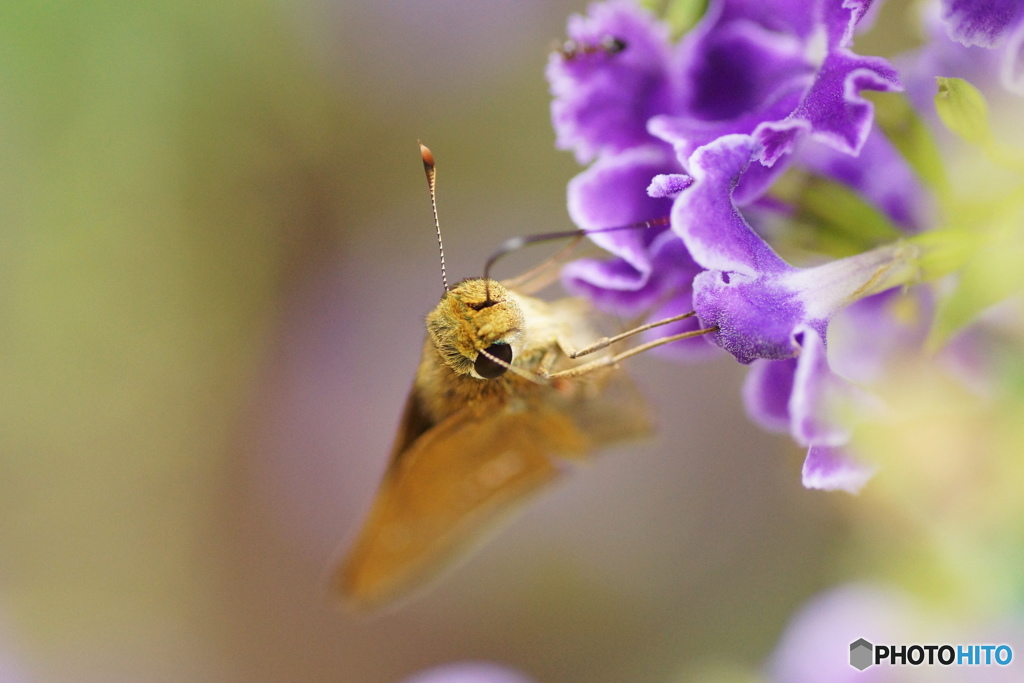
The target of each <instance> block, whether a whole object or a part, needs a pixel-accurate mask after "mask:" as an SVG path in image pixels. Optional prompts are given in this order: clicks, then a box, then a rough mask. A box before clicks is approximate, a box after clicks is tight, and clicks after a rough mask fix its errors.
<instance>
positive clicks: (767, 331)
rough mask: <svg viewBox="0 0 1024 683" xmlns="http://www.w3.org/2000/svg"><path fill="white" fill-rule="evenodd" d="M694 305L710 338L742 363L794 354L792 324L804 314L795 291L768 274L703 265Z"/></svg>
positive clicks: (694, 282)
mask: <svg viewBox="0 0 1024 683" xmlns="http://www.w3.org/2000/svg"><path fill="white" fill-rule="evenodd" d="M693 306H694V309H695V310H696V311H697V315H698V316H699V318H700V322H701V324H702V325H703V326H705V327H712V326H717V327H718V328H719V329H718V331H717V332H714V333H712V334H711V335H710V336H711V339H712V341H714V342H715V343H716V344H718V345H719V346H721V347H722V348H723V349H725V350H726V351H728V352H729V353H731V354H732V355H733V356H735V358H736V360H738V361H739V362H740V363H750V362H752V361H754V360H755V359H757V358H767V359H770V360H778V359H782V358H790V357H792V356H794V355H795V354H796V352H797V350H798V349H799V345H798V344H797V343H796V341H795V340H794V329H795V328H796V327H797V326H798V325H799V324H801V323H803V322H804V319H805V318H806V314H805V311H804V308H803V306H802V305H801V303H800V302H799V300H797V298H796V296H795V295H794V293H793V292H792V291H790V290H788V289H786V288H784V287H781V286H779V285H778V284H775V283H772V282H770V281H769V280H768V279H767V278H755V277H751V276H747V275H741V274H729V273H726V272H722V271H711V270H709V271H704V272H703V273H701V274H699V275H698V276H697V277H696V278H694V280H693Z"/></svg>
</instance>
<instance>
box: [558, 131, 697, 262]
mask: <svg viewBox="0 0 1024 683" xmlns="http://www.w3.org/2000/svg"><path fill="white" fill-rule="evenodd" d="M678 170H679V164H678V163H677V162H676V161H675V160H674V159H673V158H672V154H671V152H670V151H669V150H668V149H667V148H666V147H664V146H660V145H649V146H645V147H636V148H633V149H629V150H626V151H625V152H622V153H620V154H615V155H608V156H603V157H601V159H599V160H598V161H597V162H595V163H594V164H593V165H592V166H591V167H590V168H588V169H587V170H586V171H584V172H583V173H581V174H579V175H578V176H576V177H575V178H573V179H572V180H571V181H570V182H569V215H570V216H571V217H572V219H573V221H574V222H575V223H576V225H578V226H579V227H580V228H582V229H584V230H596V229H600V228H611V227H617V226H625V225H630V224H633V223H639V222H641V221H647V220H652V219H655V218H663V217H665V216H667V215H668V214H669V211H670V210H671V207H672V201H671V200H670V199H667V198H652V197H650V196H648V194H647V187H648V185H650V182H651V178H653V177H654V176H656V175H658V174H663V173H665V172H674V171H678ZM655 234H656V232H655V231H653V230H651V229H636V230H616V231H614V232H604V233H595V234H593V235H591V236H590V239H591V240H592V241H593V242H594V243H595V244H597V245H598V246H600V247H601V248H603V249H605V250H607V251H609V252H611V253H613V254H615V255H616V256H619V257H620V258H622V259H625V261H626V262H627V263H629V264H630V265H631V266H633V267H634V268H635V269H637V270H638V271H640V272H642V273H646V272H647V271H649V270H650V255H649V254H648V247H649V245H650V243H651V240H652V239H653V238H654V235H655Z"/></svg>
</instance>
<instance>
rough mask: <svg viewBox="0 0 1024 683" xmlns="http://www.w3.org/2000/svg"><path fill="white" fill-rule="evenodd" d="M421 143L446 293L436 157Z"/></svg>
mask: <svg viewBox="0 0 1024 683" xmlns="http://www.w3.org/2000/svg"><path fill="white" fill-rule="evenodd" d="M416 142H419V143H420V157H422V158H423V170H424V171H425V172H426V174H427V187H428V188H430V206H431V208H432V209H433V210H434V227H435V228H437V249H438V251H439V252H441V282H442V283H444V291H446V292H447V291H448V273H447V272H446V271H445V268H444V244H442V242H441V222H440V221H439V220H437V193H436V192H435V191H434V185H435V179H436V177H437V171H435V170H434V155H433V154H431V153H430V150H429V149H427V146H426V145H424V144H423V143H422V142H420V141H419V140H417V141H416Z"/></svg>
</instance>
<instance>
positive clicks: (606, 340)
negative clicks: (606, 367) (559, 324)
mask: <svg viewBox="0 0 1024 683" xmlns="http://www.w3.org/2000/svg"><path fill="white" fill-rule="evenodd" d="M694 315H696V312H695V311H690V312H689V313H683V314H682V315H675V316H672V317H671V318H665V319H664V320H656V321H655V322H653V323H647V324H646V325H640V326H639V327H634V328H633V329H631V330H626V331H625V332H623V333H621V334H617V335H615V336H614V337H601V338H600V339H598V340H597V341H596V342H594V343H593V344H591V345H590V346H585V347H583V348H582V349H579V350H578V351H571V350H566V355H567V356H569V358H579V357H580V356H585V355H587V354H588V353H593V352H594V351H600V350H601V349H604V348H607V347H608V346H611V345H612V344H614V343H616V342H619V341H622V340H623V339H628V338H629V337H632V336H633V335H635V334H640V333H641V332H646V331H647V330H651V329H654V328H655V327H661V326H662V325H668V324H669V323H674V322H679V321H680V320H686V319H687V318H692V317H693V316H694ZM702 334H704V333H702ZM681 338H682V339H685V338H686V337H681ZM673 341H674V340H673ZM662 343H667V342H662Z"/></svg>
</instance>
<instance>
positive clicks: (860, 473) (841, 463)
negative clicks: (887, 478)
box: [803, 446, 875, 493]
mask: <svg viewBox="0 0 1024 683" xmlns="http://www.w3.org/2000/svg"><path fill="white" fill-rule="evenodd" d="M874 473H875V468H873V467H871V466H868V465H865V464H864V463H861V462H859V461H858V460H856V459H855V458H852V457H850V455H849V454H847V452H846V451H845V450H844V449H842V448H836V447H833V446H811V447H810V448H809V449H807V458H806V459H804V468H803V484H804V487H805V488H809V489H821V490H823V491H846V492H848V493H858V492H859V491H860V490H861V489H862V488H864V485H865V484H866V483H867V482H868V480H869V479H871V477H872V476H873V475H874Z"/></svg>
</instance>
